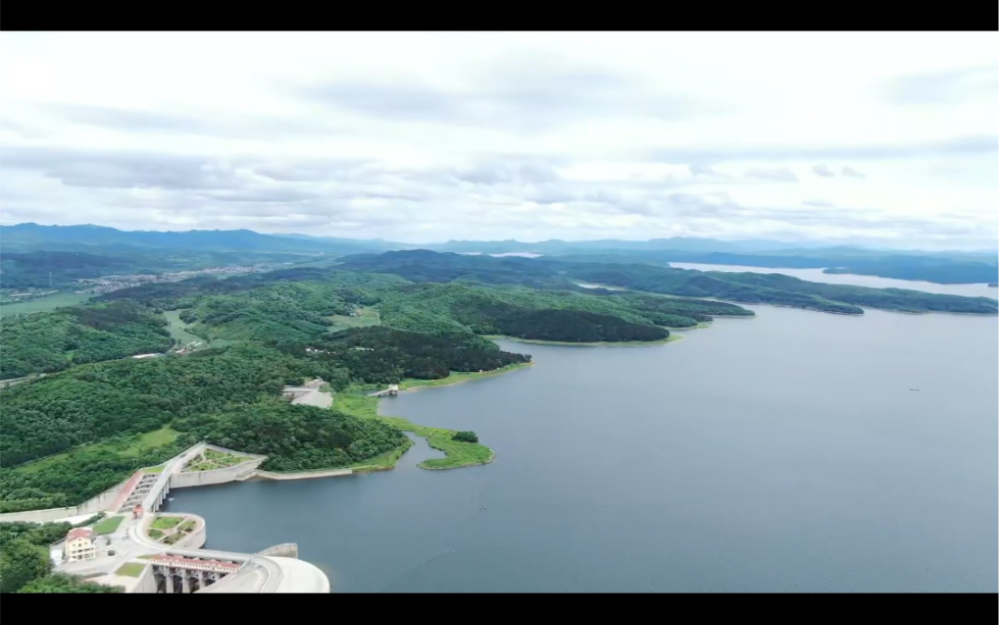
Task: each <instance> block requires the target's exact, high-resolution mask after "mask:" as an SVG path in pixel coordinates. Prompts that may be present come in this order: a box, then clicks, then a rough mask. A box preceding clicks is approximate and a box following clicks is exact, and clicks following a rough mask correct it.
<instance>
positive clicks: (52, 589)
mask: <svg viewBox="0 0 999 625" xmlns="http://www.w3.org/2000/svg"><path fill="white" fill-rule="evenodd" d="M19 592H21V593H60V594H61V593H67V592H72V593H121V592H125V589H124V588H122V587H121V586H104V585H102V584H94V583H92V582H86V581H83V580H81V579H79V578H76V577H73V576H72V575H66V574H65V573H53V574H52V575H49V576H47V577H39V578H38V579H34V580H32V581H30V582H28V583H27V584H25V585H24V587H23V588H21V590H20V591H19Z"/></svg>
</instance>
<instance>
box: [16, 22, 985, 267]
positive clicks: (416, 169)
mask: <svg viewBox="0 0 999 625" xmlns="http://www.w3.org/2000/svg"><path fill="white" fill-rule="evenodd" d="M997 100H999V36H997V34H996V33H960V34H942V33H941V34H933V33H919V34H916V33H887V34H885V33H864V34H839V33H808V34H786V33H777V34H774V33H724V34H703V33H680V34H670V33H654V34H641V33H624V34H613V33H607V34H582V33H578V34H577V33H554V34H542V33H530V34H512V33H511V34H503V33H494V34H490V33H468V34H463V33H455V34H429V33H428V34H418V33H408V34H407V33H392V34H370V33H347V34H338V33H295V34H280V33H273V34H266V33H216V34H211V33H197V34H173V33H153V32H146V33H141V34H127V33H59V34H37V33H11V32H4V33H2V34H0V222H2V223H3V224H12V223H19V222H23V221H34V222H38V223H43V224H79V223H96V224H101V225H108V226H114V227H118V228H123V229H157V230H188V229H193V228H212V229H213V228H222V229H229V228H249V229H252V230H257V231H260V232H300V233H306V234H314V235H329V236H341V237H352V238H382V239H390V240H396V241H406V242H413V243H425V242H431V241H442V240H447V239H506V238H517V239H520V240H525V241H531V240H542V239H548V238H561V239H594V238H621V239H649V238H657V237H669V236H705V237H717V238H724V239H745V238H776V239H781V240H786V241H794V240H803V239H823V240H829V241H835V242H851V243H861V244H864V243H867V244H881V245H892V246H898V247H923V248H951V249H959V248H966V249H970V248H983V247H985V248H995V247H996V244H997V239H999V223H997V222H999V115H997V110H999V101H997Z"/></svg>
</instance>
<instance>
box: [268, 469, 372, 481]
mask: <svg viewBox="0 0 999 625" xmlns="http://www.w3.org/2000/svg"><path fill="white" fill-rule="evenodd" d="M353 473H354V471H353V469H326V470H322V471H298V472H295V473H272V472H270V471H261V470H257V472H256V473H255V474H254V475H253V477H254V478H255V479H263V480H308V479H312V478H317V477H339V476H341V475H352V474H353Z"/></svg>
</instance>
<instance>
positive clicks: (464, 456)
mask: <svg viewBox="0 0 999 625" xmlns="http://www.w3.org/2000/svg"><path fill="white" fill-rule="evenodd" d="M337 397H338V399H339V404H338V405H337V410H340V411H342V412H346V413H348V414H352V415H354V416H357V417H361V418H364V419H381V420H382V421H385V422H386V423H391V424H392V425H394V426H396V427H397V428H399V429H400V430H402V431H404V432H412V433H413V434H416V435H417V436H422V437H424V438H426V439H427V443H428V444H429V445H430V446H431V447H433V448H434V449H437V450H439V451H443V452H444V454H445V455H446V457H444V458H433V459H430V460H424V461H423V462H421V463H420V465H419V466H421V467H422V468H424V469H456V468H458V467H468V466H474V465H478V464H487V463H489V462H492V460H493V458H494V456H495V454H494V453H493V451H492V450H491V449H489V448H488V447H486V446H485V445H480V444H479V443H462V442H459V441H455V440H451V437H452V436H453V435H454V433H455V432H456V430H447V429H444V428H432V427H427V426H424V425H417V424H415V423H412V422H411V421H409V420H407V419H403V418H402V417H389V416H385V415H380V414H378V398H377V397H369V396H368V395H367V394H366V393H364V392H344V393H340V394H339V395H338V396H337ZM406 447H408V446H406ZM404 451H405V448H400V449H397V450H394V451H393V452H389V454H383V456H385V457H384V458H382V462H388V461H391V462H392V465H394V464H395V462H396V461H398V459H399V457H401V456H402V452H404ZM394 454H398V455H395V456H394V457H392V456H393V455H394ZM359 464H360V465H361V466H365V465H377V464H378V463H377V462H374V459H373V460H370V461H367V462H363V463H359Z"/></svg>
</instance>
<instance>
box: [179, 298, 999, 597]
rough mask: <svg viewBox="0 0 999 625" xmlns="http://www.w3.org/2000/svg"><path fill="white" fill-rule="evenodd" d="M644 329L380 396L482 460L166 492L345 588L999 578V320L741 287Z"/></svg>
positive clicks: (250, 545) (863, 585)
mask: <svg viewBox="0 0 999 625" xmlns="http://www.w3.org/2000/svg"><path fill="white" fill-rule="evenodd" d="M752 308H753V309H754V310H755V311H756V312H757V317H756V318H754V319H719V320H717V321H716V322H715V323H714V324H713V326H712V327H710V328H706V329H701V330H693V331H689V332H686V333H685V338H684V340H681V341H678V342H675V343H670V344H666V345H657V346H648V347H561V346H546V345H533V344H532V345H527V344H518V343H507V342H504V343H503V347H504V348H506V349H508V350H511V351H522V352H527V353H531V354H533V356H534V361H535V365H534V366H533V367H530V368H528V369H524V370H520V371H516V372H512V373H509V374H505V375H502V376H496V377H493V378H487V379H482V380H477V381H474V382H469V383H466V384H460V385H455V386H451V387H442V388H433V389H424V390H420V391H417V392H412V393H404V394H402V395H400V396H399V397H397V398H393V399H386V400H383V401H382V403H381V410H382V412H383V413H386V414H393V415H400V416H404V417H407V418H409V419H411V420H412V421H414V422H417V423H421V424H426V425H433V426H441V427H447V428H454V429H463V430H474V431H475V432H476V433H478V435H479V437H480V439H481V440H482V441H483V442H484V443H485V444H487V445H489V446H490V447H492V448H493V449H494V450H495V451H496V453H497V457H496V461H495V462H494V463H492V464H490V465H487V466H482V467H474V468H468V469H458V470H452V471H425V470H422V469H419V468H417V467H416V466H415V465H416V463H417V462H418V461H419V460H420V459H422V458H424V457H427V456H428V455H432V454H436V453H437V452H434V451H433V450H431V449H429V448H428V447H427V446H426V444H425V443H424V442H423V441H422V440H421V441H420V444H418V445H417V446H415V447H414V448H413V449H412V450H411V451H410V452H409V453H407V455H406V456H405V457H404V458H403V459H402V461H401V463H400V465H399V467H398V468H397V469H396V470H395V471H389V472H384V473H374V474H367V475H358V476H351V477H344V478H330V479H317V480H305V481H299V482H249V483H237V484H231V485H226V486H220V487H210V488H196V489H185V490H178V491H175V492H174V493H172V494H173V496H174V497H175V501H173V502H171V503H170V504H169V507H170V508H171V509H174V510H184V511H190V512H195V513H197V514H200V515H202V516H204V517H205V518H206V519H207V521H208V545H209V546H211V547H215V548H220V549H233V550H238V551H252V550H259V549H262V548H265V547H267V546H270V545H273V544H276V543H282V542H297V543H298V545H299V549H300V555H301V557H302V558H303V559H306V560H308V561H310V562H313V563H315V564H317V565H318V566H320V567H321V568H323V569H324V570H325V571H326V572H327V573H328V574H329V576H330V580H331V582H332V583H333V584H334V587H333V592H351V591H354V592H358V591H359V592H394V591H398V592H422V591H426V592H446V591H500V592H507V591H555V592H564V591H569V592H591V591H595V592H618V591H639V592H641V591H655V592H670V591H695V592H701V591H703V592H724V591H734V592H743V591H749V592H755V591H777V592H786V591H792V592H793V591H831V592H838V591H861V592H862V591H889V592H890V591H908V592H919V591H945V592H950V591H980V592H995V591H996V589H997V586H999V579H997V570H996V553H997V550H999V540H997V526H996V519H997V516H999V498H997V491H999V479H997V472H996V466H997V446H996V440H997V435H999V420H997V413H999V399H997V397H999V383H997V377H999V371H997V369H999V365H997V357H996V347H997V344H999V320H997V319H996V318H995V317H975V316H959V315H946V314H937V315H906V314H896V313H888V312H881V311H876V310H869V311H868V312H867V314H866V315H864V316H862V317H853V316H842V315H831V314H823V313H819V312H811V311H802V310H794V309H788V308H774V307H767V306H757V307H752Z"/></svg>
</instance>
